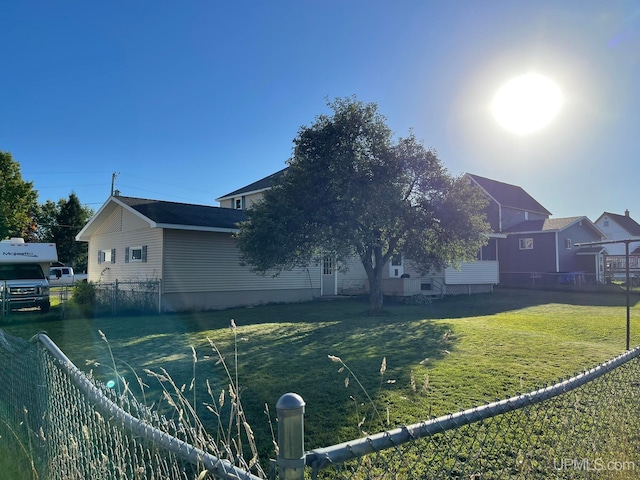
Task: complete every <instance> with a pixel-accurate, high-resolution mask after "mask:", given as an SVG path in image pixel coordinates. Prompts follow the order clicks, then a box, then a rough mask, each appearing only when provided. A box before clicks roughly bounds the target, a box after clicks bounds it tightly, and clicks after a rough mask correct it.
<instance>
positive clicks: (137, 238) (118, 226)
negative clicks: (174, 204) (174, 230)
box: [88, 208, 163, 282]
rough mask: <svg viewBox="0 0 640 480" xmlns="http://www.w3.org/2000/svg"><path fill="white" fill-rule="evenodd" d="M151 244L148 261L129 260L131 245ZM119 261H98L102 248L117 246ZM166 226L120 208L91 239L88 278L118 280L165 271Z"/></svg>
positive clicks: (106, 280) (157, 276)
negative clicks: (127, 250) (126, 254)
mask: <svg viewBox="0 0 640 480" xmlns="http://www.w3.org/2000/svg"><path fill="white" fill-rule="evenodd" d="M145 245H146V247H147V261H146V262H134V263H126V262H125V252H126V249H127V247H129V248H131V247H141V246H145ZM114 249H115V253H116V256H115V262H106V263H98V251H100V250H114ZM162 257H163V255H162V230H161V229H159V228H150V227H149V225H148V224H147V223H146V222H144V221H143V220H141V219H140V218H138V217H137V216H135V215H133V214H131V213H130V212H128V211H126V210H124V209H122V208H118V209H116V210H115V211H114V212H113V213H112V214H111V215H110V216H109V218H108V220H107V221H106V222H105V223H104V224H103V225H102V226H101V227H100V229H99V230H98V231H97V232H96V234H95V235H92V237H91V240H90V241H89V269H88V272H89V273H88V280H89V281H91V282H99V281H101V282H114V281H115V280H119V281H126V280H149V279H157V278H160V275H161V273H162Z"/></svg>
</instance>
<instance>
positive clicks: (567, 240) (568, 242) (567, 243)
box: [564, 238, 573, 250]
mask: <svg viewBox="0 0 640 480" xmlns="http://www.w3.org/2000/svg"><path fill="white" fill-rule="evenodd" d="M572 246H573V245H572V243H571V239H570V238H565V239H564V248H566V249H567V250H571V247H572Z"/></svg>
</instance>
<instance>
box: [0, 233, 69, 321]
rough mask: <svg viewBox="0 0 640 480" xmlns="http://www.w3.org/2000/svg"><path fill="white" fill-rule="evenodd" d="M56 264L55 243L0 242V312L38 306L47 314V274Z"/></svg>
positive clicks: (19, 239)
mask: <svg viewBox="0 0 640 480" xmlns="http://www.w3.org/2000/svg"><path fill="white" fill-rule="evenodd" d="M57 261H58V252H57V251H56V245H55V243H25V241H24V240H23V239H21V238H12V239H11V240H2V241H0V303H1V304H2V308H3V311H8V310H9V309H10V310H17V309H19V308H29V307H39V308H40V310H41V311H42V312H48V311H49V306H50V302H49V282H48V281H47V273H48V272H49V266H50V265H51V263H52V262H57Z"/></svg>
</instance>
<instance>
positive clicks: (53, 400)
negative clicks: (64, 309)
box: [0, 330, 264, 480]
mask: <svg viewBox="0 0 640 480" xmlns="http://www.w3.org/2000/svg"><path fill="white" fill-rule="evenodd" d="M0 362H1V364H2V368H0V385H1V386H2V387H1V388H0V466H1V467H2V470H1V471H0V475H5V476H3V477H2V478H11V479H12V480H22V479H51V480H58V479H59V480H80V479H88V478H91V479H101V480H103V479H104V480H109V479H114V480H115V479H117V480H121V479H122V480H124V479H127V480H129V479H131V480H133V479H135V480H146V479H148V480H151V479H155V480H158V479H166V480H169V479H171V480H174V479H175V480H178V479H184V480H195V479H197V480H204V479H205V478H212V477H215V478H222V479H257V478H260V477H258V476H254V475H252V474H251V473H249V472H248V471H246V470H245V469H242V468H238V467H236V466H235V465H234V464H232V463H230V462H229V461H228V460H225V459H221V458H220V457H221V455H216V454H215V453H218V454H219V453H220V452H219V451H218V449H217V445H216V444H215V441H213V440H212V439H210V438H208V437H207V436H206V435H205V434H203V432H201V431H197V432H195V435H194V431H193V428H192V427H191V426H189V425H187V424H185V423H183V422H181V421H174V420H170V419H167V418H165V417H162V416H159V415H158V414H157V413H155V412H154V411H152V410H150V409H149V408H147V407H146V406H144V405H141V404H139V403H138V402H137V401H136V400H135V399H134V398H132V397H130V396H127V395H125V394H118V393H116V392H114V391H113V390H112V389H110V388H108V387H107V386H105V385H103V384H101V383H98V382H94V381H93V380H91V379H90V378H88V377H87V376H86V375H84V374H83V373H82V372H80V371H79V370H78V369H77V368H76V367H75V366H74V365H73V364H72V363H71V362H70V361H69V360H68V359H67V358H66V356H65V355H64V354H63V353H62V352H61V351H60V350H59V349H58V348H57V347H56V346H55V345H54V344H53V342H51V340H49V339H48V337H46V336H45V335H38V336H36V337H34V340H32V342H26V341H24V340H22V339H19V338H15V337H12V336H10V335H8V334H6V333H4V332H2V331H1V330H0ZM196 436H197V438H196ZM196 445H197V446H196ZM205 450H208V451H205ZM211 451H213V452H214V453H211ZM236 460H237V461H241V459H236ZM247 470H248V469H247ZM262 476H264V475H262Z"/></svg>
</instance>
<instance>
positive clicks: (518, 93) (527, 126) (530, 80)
mask: <svg viewBox="0 0 640 480" xmlns="http://www.w3.org/2000/svg"><path fill="white" fill-rule="evenodd" d="M562 103H563V97H562V92H560V89H559V88H558V87H557V86H556V84H555V83H553V82H552V81H551V80H549V79H548V78H547V77H543V76H542V75H538V74H536V73H528V74H526V75H523V76H520V77H516V78H513V79H511V80H509V81H508V82H507V83H505V84H504V85H503V86H502V87H501V88H500V90H498V93H496V96H495V97H494V98H493V103H492V105H491V109H492V110H493V115H494V116H495V117H496V120H497V121H498V123H499V124H500V125H502V126H503V127H504V128H506V129H507V130H509V131H511V132H513V133H516V134H518V135H526V134H527V133H531V132H535V131H536V130H540V129H541V128H542V127H544V126H546V125H547V124H548V123H549V122H551V120H553V118H554V117H555V116H556V115H557V114H558V112H559V111H560V108H561V107H562Z"/></svg>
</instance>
